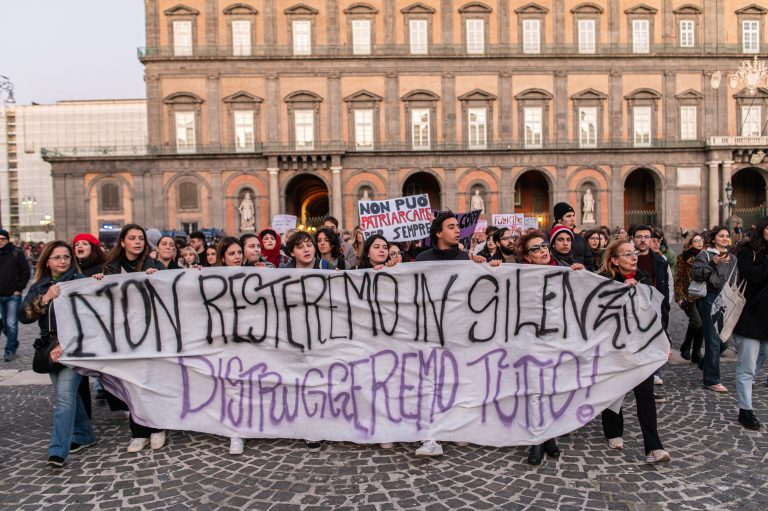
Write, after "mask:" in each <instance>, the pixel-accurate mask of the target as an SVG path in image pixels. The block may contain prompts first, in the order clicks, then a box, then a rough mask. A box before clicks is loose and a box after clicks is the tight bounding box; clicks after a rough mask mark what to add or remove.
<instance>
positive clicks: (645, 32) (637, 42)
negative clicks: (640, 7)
mask: <svg viewBox="0 0 768 511" xmlns="http://www.w3.org/2000/svg"><path fill="white" fill-rule="evenodd" d="M650 25H651V24H650V22H649V21H648V20H632V53H648V52H649V51H650V50H651V39H650V37H651V34H650Z"/></svg>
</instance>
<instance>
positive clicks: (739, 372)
mask: <svg viewBox="0 0 768 511" xmlns="http://www.w3.org/2000/svg"><path fill="white" fill-rule="evenodd" d="M737 259H738V262H737V265H738V269H739V276H740V277H741V278H742V279H744V280H745V281H746V282H747V287H746V289H745V291H744V297H745V298H746V304H745V305H744V310H743V311H742V313H741V316H740V317H739V322H738V323H737V324H736V327H735V328H734V330H733V340H734V341H735V342H736V351H738V353H739V364H738V366H737V367H736V394H737V395H738V397H739V418H738V420H739V423H740V424H741V425H742V426H744V427H745V428H748V429H754V430H758V429H760V421H759V420H758V419H757V417H755V414H754V412H753V411H752V382H753V379H754V377H755V372H756V366H757V361H758V359H759V358H762V359H763V360H764V359H765V356H766V352H768V327H767V325H766V318H768V216H767V217H763V218H762V219H761V220H760V222H758V225H757V228H756V229H755V230H754V231H753V233H752V237H751V238H750V240H749V241H748V242H747V243H745V244H744V245H742V246H741V248H740V249H739V252H738V256H737Z"/></svg>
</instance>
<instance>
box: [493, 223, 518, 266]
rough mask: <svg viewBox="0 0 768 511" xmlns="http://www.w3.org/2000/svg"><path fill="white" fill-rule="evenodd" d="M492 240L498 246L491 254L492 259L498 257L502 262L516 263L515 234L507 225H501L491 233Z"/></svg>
mask: <svg viewBox="0 0 768 511" xmlns="http://www.w3.org/2000/svg"><path fill="white" fill-rule="evenodd" d="M493 241H494V242H495V243H496V245H497V246H498V248H499V249H498V250H497V251H496V253H495V254H494V256H493V259H498V260H500V261H501V262H502V263H516V262H517V260H516V259H515V242H516V241H517V236H515V232H514V231H512V229H510V228H508V227H502V228H501V229H499V230H498V231H496V232H495V233H494V234H493Z"/></svg>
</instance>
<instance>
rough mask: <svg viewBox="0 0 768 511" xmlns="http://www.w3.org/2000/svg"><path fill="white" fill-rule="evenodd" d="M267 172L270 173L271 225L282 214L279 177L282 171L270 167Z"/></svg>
mask: <svg viewBox="0 0 768 511" xmlns="http://www.w3.org/2000/svg"><path fill="white" fill-rule="evenodd" d="M267 172H268V173H269V223H270V224H271V223H272V218H273V217H274V216H275V215H279V214H280V178H279V177H278V174H279V172H280V169H279V168H277V167H269V168H268V169H267Z"/></svg>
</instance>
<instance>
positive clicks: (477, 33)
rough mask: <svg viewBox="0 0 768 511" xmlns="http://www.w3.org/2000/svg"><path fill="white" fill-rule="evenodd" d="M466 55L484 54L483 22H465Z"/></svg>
mask: <svg viewBox="0 0 768 511" xmlns="http://www.w3.org/2000/svg"><path fill="white" fill-rule="evenodd" d="M467 53H473V54H478V53H485V21H483V20H467Z"/></svg>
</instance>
